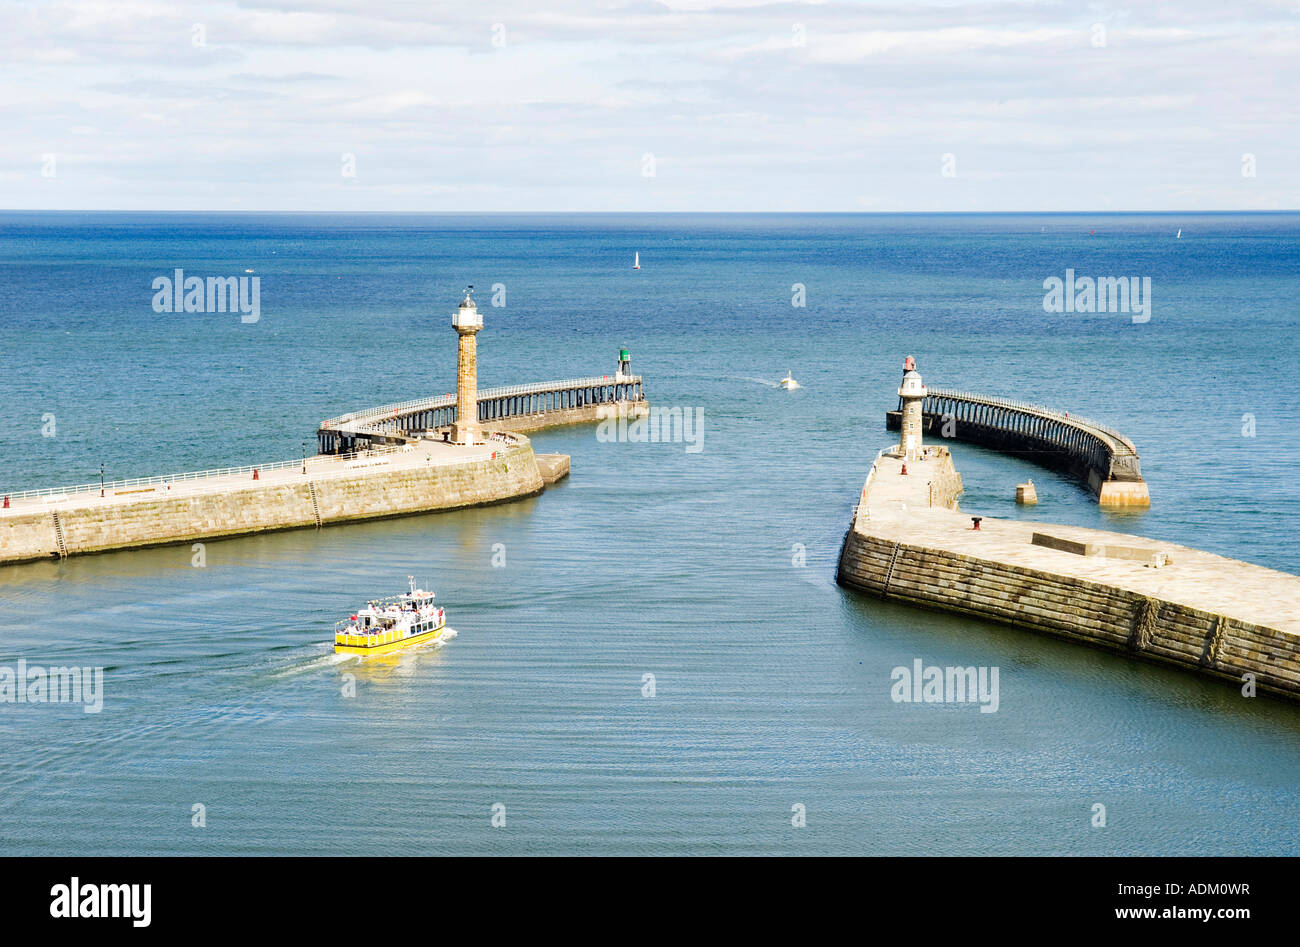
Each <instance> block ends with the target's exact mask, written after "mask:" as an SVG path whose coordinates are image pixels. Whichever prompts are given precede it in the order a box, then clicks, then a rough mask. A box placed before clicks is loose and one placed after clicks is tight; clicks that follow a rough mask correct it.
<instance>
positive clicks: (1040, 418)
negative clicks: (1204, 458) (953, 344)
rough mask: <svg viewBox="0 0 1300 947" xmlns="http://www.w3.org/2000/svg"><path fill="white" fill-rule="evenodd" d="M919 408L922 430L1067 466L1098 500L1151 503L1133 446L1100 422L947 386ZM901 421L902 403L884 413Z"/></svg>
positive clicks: (889, 423) (891, 424) (894, 425)
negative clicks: (893, 409)
mask: <svg viewBox="0 0 1300 947" xmlns="http://www.w3.org/2000/svg"><path fill="white" fill-rule="evenodd" d="M921 411H922V423H923V427H924V431H925V433H927V434H930V435H931V436H937V437H940V438H945V439H951V440H957V441H965V442H968V443H971V444H979V445H981V446H984V447H990V448H992V449H994V450H998V451H1005V452H1006V453H1009V454H1020V455H1024V457H1025V458H1026V459H1028V460H1032V461H1034V462H1035V463H1038V464H1042V465H1044V466H1047V467H1053V468H1056V469H1059V470H1065V471H1067V472H1068V473H1071V474H1073V475H1074V476H1076V477H1078V478H1079V479H1080V480H1081V481H1083V482H1084V483H1086V484H1087V485H1088V487H1089V488H1090V489H1091V490H1092V491H1093V492H1094V493H1096V494H1097V500H1098V502H1099V503H1100V504H1101V505H1102V506H1118V507H1146V506H1150V505H1151V495H1150V493H1149V492H1148V490H1147V484H1146V481H1145V480H1143V479H1142V469H1141V466H1140V465H1139V463H1138V452H1137V448H1136V447H1134V446H1133V442H1132V441H1130V440H1129V439H1128V438H1127V437H1125V436H1124V435H1123V434H1121V433H1119V432H1118V431H1116V430H1114V429H1113V428H1110V427H1107V426H1106V425H1104V424H1099V423H1098V422H1096V421H1090V420H1089V419H1087V418H1081V417H1076V416H1073V415H1070V414H1069V413H1068V412H1061V411H1054V410H1052V409H1051V408H1045V407H1043V406H1042V405H1036V404H1028V403H1026V402H1022V401H1012V400H1010V399H1007V398H996V397H989V396H986V395H975V394H971V393H969V392H965V391H953V390H950V389H945V388H931V389H929V391H928V393H927V394H926V397H925V400H924V402H923V404H922V409H921ZM901 424H902V406H901V404H900V406H899V410H897V411H889V412H887V413H886V414H885V426H886V427H887V428H888V429H890V430H898V429H899V428H900V426H901Z"/></svg>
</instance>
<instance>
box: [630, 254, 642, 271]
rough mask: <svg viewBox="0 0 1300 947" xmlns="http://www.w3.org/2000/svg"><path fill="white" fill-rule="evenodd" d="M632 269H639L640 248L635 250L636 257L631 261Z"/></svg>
mask: <svg viewBox="0 0 1300 947" xmlns="http://www.w3.org/2000/svg"><path fill="white" fill-rule="evenodd" d="M632 269H634V270H639V269H641V251H640V250H638V251H637V252H636V259H635V260H633V261H632Z"/></svg>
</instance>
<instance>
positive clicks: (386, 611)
mask: <svg viewBox="0 0 1300 947" xmlns="http://www.w3.org/2000/svg"><path fill="white" fill-rule="evenodd" d="M410 582H411V590H410V591H409V592H405V593H403V594H401V595H399V596H397V597H396V598H390V599H377V600H376V601H373V602H367V603H366V607H365V608H361V609H358V610H357V613H356V614H355V615H352V616H351V617H349V618H345V619H344V620H343V621H340V622H336V623H335V625H334V653H335V654H389V653H391V652H393V651H399V650H401V649H402V648H409V647H411V646H412V645H417V644H422V643H425V642H430V641H437V640H438V639H439V638H441V637H442V633H443V630H444V629H445V628H446V627H447V611H446V609H443V608H439V607H438V606H436V605H434V604H433V593H432V592H426V591H424V590H423V589H418V588H416V587H415V579H414V578H411V579H410Z"/></svg>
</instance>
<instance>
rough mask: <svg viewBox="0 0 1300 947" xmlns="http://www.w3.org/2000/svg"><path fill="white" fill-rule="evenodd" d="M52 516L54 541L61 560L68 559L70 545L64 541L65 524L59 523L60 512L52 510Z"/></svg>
mask: <svg viewBox="0 0 1300 947" xmlns="http://www.w3.org/2000/svg"><path fill="white" fill-rule="evenodd" d="M50 516H51V517H53V518H54V541H55V543H56V544H57V546H58V551H59V558H60V559H66V558H68V544H67V543H65V542H64V541H63V524H62V523H60V522H59V511H58V510H51V511H50Z"/></svg>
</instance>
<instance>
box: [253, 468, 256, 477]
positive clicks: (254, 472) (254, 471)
mask: <svg viewBox="0 0 1300 947" xmlns="http://www.w3.org/2000/svg"><path fill="white" fill-rule="evenodd" d="M253 479H254V480H256V479H257V468H256V467H254V468H253Z"/></svg>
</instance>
